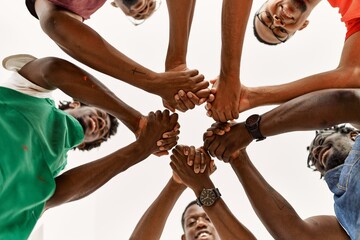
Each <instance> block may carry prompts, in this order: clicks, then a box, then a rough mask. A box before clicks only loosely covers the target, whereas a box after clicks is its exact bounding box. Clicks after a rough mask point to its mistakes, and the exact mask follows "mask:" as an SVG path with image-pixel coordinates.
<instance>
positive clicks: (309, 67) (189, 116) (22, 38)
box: [0, 0, 345, 240]
mask: <svg viewBox="0 0 360 240" xmlns="http://www.w3.org/2000/svg"><path fill="white" fill-rule="evenodd" d="M178 1H180V0H178ZM24 2H25V1H6V2H4V3H3V4H2V9H1V15H0V30H1V51H0V57H1V58H3V57H6V56H7V55H9V54H16V53H29V54H32V55H35V56H36V57H46V56H57V57H62V58H65V59H67V60H70V61H72V62H74V63H75V64H78V65H80V66H83V65H82V64H80V63H78V62H77V61H75V60H74V59H72V58H70V57H69V56H67V55H66V54H65V53H63V52H62V51H61V50H60V49H59V48H58V47H57V45H56V44H55V43H53V42H52V41H51V40H50V38H48V37H47V36H46V35H45V33H43V32H42V30H41V28H40V25H39V23H38V21H37V20H36V19H35V18H33V17H32V16H31V15H30V14H29V13H28V11H27V9H26V7H25V4H24ZM221 4H222V1H220V0H218V1H215V0H202V1H198V3H197V6H196V9H195V16H194V20H193V27H192V33H191V35H190V43H189V49H188V66H189V67H190V68H197V69H198V70H199V71H200V72H201V73H203V74H204V75H205V77H206V79H208V80H210V79H212V78H214V77H215V76H217V75H218V73H219V62H220V58H219V56H220V47H221V42H220V13H221ZM261 4H262V1H254V4H253V8H252V12H251V17H252V15H253V13H254V12H255V11H256V10H257V9H258V8H259V7H260V5H261ZM339 19H340V15H339V14H338V13H337V10H336V9H333V8H331V7H330V5H329V4H328V2H327V1H322V2H321V3H320V4H319V5H318V6H317V8H316V9H315V10H314V11H313V13H312V15H311V16H310V18H309V20H310V24H309V26H308V28H307V29H305V30H303V31H301V32H298V33H297V34H296V35H295V36H294V37H293V39H291V40H290V41H289V42H288V43H286V44H284V45H279V46H276V47H274V46H265V45H263V44H260V43H258V42H257V41H256V39H255V37H254V36H253V34H252V20H250V21H249V22H250V23H249V25H248V29H247V33H246V37H245V43H244V50H243V57H242V66H241V68H242V70H241V81H242V83H243V84H245V85H247V86H259V85H272V84H279V83H285V82H289V81H292V80H296V79H299V78H301V77H304V76H308V75H311V74H314V73H318V72H322V71H326V70H330V69H333V68H335V67H336V66H337V64H338V61H339V59H340V54H341V49H342V46H343V42H344V36H345V27H344V26H343V24H342V23H340V20H339ZM86 24H88V25H89V26H91V27H93V28H94V29H95V30H96V31H98V32H99V33H100V34H101V35H102V36H103V37H104V38H105V39H106V40H107V41H108V42H110V43H111V44H113V45H114V46H115V47H117V48H118V49H119V50H120V51H121V52H123V53H125V54H126V55H127V56H129V57H130V58H132V59H134V60H135V61H137V62H139V63H140V64H142V65H144V66H146V67H148V68H149V69H152V70H154V71H158V72H161V71H163V69H164V59H165V54H166V49H167V42H168V16H167V9H166V2H163V4H162V6H161V8H160V9H159V10H158V12H156V13H155V14H154V16H152V17H151V18H150V19H149V20H147V21H146V22H145V23H144V24H143V25H140V26H137V27H134V26H133V25H132V24H131V23H130V22H129V21H128V20H127V19H126V18H125V16H124V15H123V13H122V12H121V11H120V10H118V9H115V8H113V7H111V6H110V1H109V2H107V3H106V4H105V5H104V6H103V7H102V8H101V9H100V10H99V11H98V12H97V13H95V14H94V15H93V16H92V17H91V20H88V21H86ZM94 51H96V48H94ZM83 67H85V66H83ZM85 68H86V69H87V70H88V71H90V72H91V73H92V74H93V75H95V76H97V77H98V78H99V79H100V80H101V81H102V82H103V83H105V84H106V85H107V86H109V87H110V88H111V89H112V90H113V91H114V92H115V93H116V94H117V95H118V96H119V97H120V98H121V99H122V100H124V101H125V102H126V103H128V104H129V105H131V106H133V107H134V108H136V109H138V110H139V111H141V112H142V113H143V114H144V115H145V114H147V113H148V112H149V111H154V110H157V109H163V107H162V103H161V99H160V97H158V96H155V95H152V94H149V93H147V92H144V91H142V90H140V89H137V88H135V87H133V86H130V85H127V84H125V83H123V82H122V81H119V80H116V79H113V78H110V77H107V76H105V75H103V74H101V73H99V72H96V71H94V70H92V69H89V68H87V67H85ZM8 74H9V73H8V72H6V71H5V70H4V69H1V70H0V76H1V79H3V78H5V77H7V76H8ZM55 97H56V99H58V100H59V99H64V98H67V96H65V95H63V94H62V93H61V92H60V91H57V92H56V94H55ZM271 107H272V106H268V107H262V108H257V109H253V110H251V111H248V112H244V113H242V114H241V116H240V118H239V120H241V121H243V120H244V119H245V118H246V117H247V116H249V115H250V114H251V113H263V112H264V111H266V110H268V109H270V108H271ZM314 111H316V109H314ZM205 113H206V112H205V109H204V106H200V107H197V108H196V109H194V110H192V111H188V112H186V113H180V114H179V115H180V116H179V122H180V124H181V134H180V140H179V143H181V144H187V145H195V146H197V147H198V146H200V145H202V134H203V132H204V131H205V130H206V129H207V128H208V127H209V126H210V125H211V123H212V119H210V118H208V117H207V116H206V114H205ZM313 136H314V133H313V132H301V133H300V132H294V133H288V134H283V135H281V136H275V137H270V138H268V139H266V140H265V141H262V142H258V143H255V142H254V143H252V144H251V146H250V147H248V152H249V155H250V157H251V158H252V160H253V162H254V163H255V165H256V166H257V167H258V169H259V170H260V172H261V173H262V174H263V176H264V177H265V178H266V179H267V180H268V181H269V183H270V184H271V185H272V186H273V187H274V188H275V189H276V190H278V191H279V192H280V193H281V194H283V196H284V197H285V198H286V199H287V200H288V201H289V202H290V204H292V206H293V207H294V208H295V209H296V210H297V212H298V214H299V215H300V216H301V217H302V218H307V217H309V216H313V215H321V214H333V208H332V195H331V194H330V191H329V190H328V189H327V186H326V183H325V182H324V181H323V180H320V179H319V174H318V173H314V172H312V170H310V169H308V168H307V167H306V158H307V154H308V153H307V151H306V146H308V144H309V142H310V141H311V139H312V137H313ZM132 141H134V136H133V134H132V133H131V132H130V131H129V130H128V129H127V128H126V127H124V125H123V124H121V125H120V128H119V130H118V134H117V136H115V137H112V138H111V139H110V140H109V141H108V142H107V143H105V144H104V145H103V146H102V147H101V148H100V149H98V150H93V151H91V152H89V153H83V152H78V151H74V152H71V153H70V154H69V159H68V160H69V165H68V168H67V169H69V168H72V167H74V166H77V165H80V164H83V163H85V162H88V161H92V160H95V159H97V158H99V157H101V156H104V155H105V154H108V153H110V152H112V151H114V150H116V149H118V148H120V147H122V146H125V145H127V144H129V143H130V142H132ZM217 166H218V170H217V171H216V173H214V175H213V176H212V179H213V181H214V183H215V185H216V186H217V187H218V188H219V189H220V191H221V193H222V195H223V198H224V200H225V201H226V203H227V204H228V206H229V208H230V209H231V210H232V211H233V213H234V214H235V215H236V216H237V217H238V219H239V220H240V221H241V222H242V223H244V224H245V225H246V226H247V227H248V228H249V229H250V230H251V231H252V232H253V233H254V234H255V236H256V237H257V238H258V239H271V236H270V235H269V234H268V233H267V231H266V229H265V228H264V227H263V226H262V224H261V222H260V221H259V220H258V218H257V217H256V215H255V213H254V211H253V210H252V208H251V206H250V204H249V201H248V199H247V197H246V195H245V193H244V192H243V189H242V187H241V185H240V183H239V182H238V180H237V178H236V176H235V174H234V173H233V171H232V169H231V167H230V166H229V165H227V164H225V163H222V162H220V161H217ZM171 174H172V173H171V169H170V167H169V157H168V156H164V157H161V158H158V157H154V156H150V157H149V158H148V159H146V160H145V161H143V162H141V163H139V164H138V165H136V166H134V167H132V168H130V169H128V170H127V171H126V172H124V173H121V174H120V175H119V176H117V177H115V178H114V179H112V180H111V181H110V182H109V183H107V184H106V185H105V186H104V187H102V188H101V189H99V190H98V191H96V192H95V193H94V194H92V195H91V196H89V197H87V198H85V199H83V200H80V201H77V202H74V203H69V204H66V205H63V206H60V207H57V208H55V209H51V210H49V211H48V212H47V213H45V214H44V216H43V217H42V218H41V220H40V222H39V223H40V224H39V226H37V229H38V231H40V230H42V231H43V236H44V239H51V240H57V239H59V240H60V239H61V240H63V239H67V240H73V239H74V240H75V239H76V240H79V239H87V240H92V239H101V240H107V239H109V240H110V239H121V240H122V239H128V238H129V236H130V235H131V233H132V231H133V228H134V227H135V225H136V223H137V221H138V220H139V219H140V217H141V216H142V214H143V213H144V211H145V210H146V209H147V207H148V206H149V205H150V204H151V203H152V201H153V200H154V199H155V198H156V196H157V195H158V194H159V193H160V191H161V190H162V188H163V186H165V184H166V182H167V181H168V179H169V178H170V177H171ZM193 199H194V194H193V192H192V191H190V190H186V192H185V193H184V194H183V195H182V197H181V198H180V199H179V201H178V203H177V204H176V206H175V208H174V209H173V211H172V213H171V215H170V216H169V219H168V222H167V225H166V227H165V231H164V233H163V235H162V238H161V239H165V240H173V239H180V237H181V234H182V229H181V224H180V217H181V213H182V211H183V209H184V207H185V206H186V205H187V203H188V202H189V201H191V200H193ZM151 224H156V221H154V222H152V223H151ZM34 239H35V238H34Z"/></svg>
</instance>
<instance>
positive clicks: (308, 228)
mask: <svg viewBox="0 0 360 240" xmlns="http://www.w3.org/2000/svg"><path fill="white" fill-rule="evenodd" d="M230 164H231V167H232V168H233V170H234V171H235V173H236V175H237V177H238V178H239V181H240V182H241V184H242V185H243V187H244V190H245V192H246V194H247V196H248V198H249V200H250V202H251V205H252V207H253V208H254V210H255V212H256V214H257V215H258V217H259V218H260V220H261V222H262V223H263V224H264V226H265V227H266V229H267V230H268V231H269V233H270V234H271V235H272V237H273V238H274V239H299V240H301V239H304V240H310V239H311V240H316V239H319V240H322V239H329V240H330V239H334V240H335V239H336V240H339V239H349V237H348V236H347V234H346V233H345V231H344V230H343V229H342V227H341V226H340V224H339V223H338V221H337V220H336V217H335V216H314V217H310V218H308V219H306V220H303V219H301V218H300V216H299V215H298V214H297V213H296V211H295V209H294V208H292V206H291V205H290V204H289V203H288V202H287V201H286V199H284V198H283V197H282V196H281V195H280V194H279V193H278V192H277V191H276V190H275V189H274V188H272V187H271V186H270V185H269V184H268V183H267V182H266V180H265V179H264V178H263V177H262V176H261V174H260V173H259V172H258V171H257V169H256V168H255V166H254V165H253V164H252V162H251V161H250V159H249V157H248V155H247V153H246V151H245V149H243V150H241V153H240V155H239V157H238V158H237V159H234V160H232V161H230Z"/></svg>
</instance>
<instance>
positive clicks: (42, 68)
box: [19, 57, 178, 155]
mask: <svg viewBox="0 0 360 240" xmlns="http://www.w3.org/2000/svg"><path fill="white" fill-rule="evenodd" d="M19 73H20V74H21V75H22V76H23V77H25V78H26V79H28V80H30V81H31V82H33V83H35V84H37V85H39V86H41V87H43V88H46V89H56V88H59V89H60V90H62V91H63V92H64V93H66V94H67V95H69V96H71V97H73V98H74V99H76V100H78V101H81V102H83V103H85V104H89V105H92V106H95V107H99V108H101V109H103V110H105V111H106V112H108V113H110V114H112V115H113V116H115V117H116V118H118V119H119V120H120V121H122V122H123V123H124V124H125V125H126V126H127V127H128V128H129V129H130V130H131V131H132V132H133V133H134V134H135V135H136V137H138V136H139V135H140V133H141V131H142V130H143V128H144V126H145V125H146V122H147V117H146V116H143V115H142V114H141V113H140V112H138V111H137V110H135V109H133V108H132V107H130V106H129V105H127V104H126V103H124V102H123V101H121V99H119V98H118V97H117V96H116V95H115V94H114V93H113V92H112V91H110V90H109V89H108V88H107V87H106V86H105V85H104V84H102V83H101V82H100V81H99V80H98V79H97V78H95V77H94V76H93V75H91V74H90V73H88V72H86V71H85V70H83V69H81V68H79V67H77V66H76V65H74V64H72V63H70V62H68V61H66V60H63V59H60V58H55V57H47V58H41V59H36V60H34V61H32V62H30V63H28V64H26V65H25V66H24V67H22V68H21V69H20V70H19ZM167 134H168V135H169V136H164V137H163V139H162V140H163V141H162V142H161V145H159V153H160V155H161V154H166V153H167V150H169V148H166V142H167V139H168V138H169V139H171V138H172V137H174V136H176V135H177V134H178V126H176V127H175V128H174V129H173V130H172V131H171V132H168V133H167ZM164 147H165V148H164ZM160 148H161V149H160ZM159 153H157V154H159Z"/></svg>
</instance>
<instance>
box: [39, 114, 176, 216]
mask: <svg viewBox="0 0 360 240" xmlns="http://www.w3.org/2000/svg"><path fill="white" fill-rule="evenodd" d="M177 120H178V116H177V114H172V115H169V111H167V110H166V111H164V112H161V111H157V112H155V113H153V112H151V113H150V114H149V115H148V121H147V124H146V126H145V128H144V130H143V131H142V132H141V134H140V136H139V138H138V139H137V140H136V141H135V142H133V143H131V144H130V145H128V146H126V147H124V148H121V149H119V150H117V151H116V152H114V153H112V154H110V155H108V156H105V157H103V158H100V159H98V160H95V161H93V162H90V163H87V164H84V165H82V166H79V167H76V168H73V169H71V170H69V171H67V172H65V173H63V174H62V175H60V176H58V177H57V178H56V179H55V181H56V190H55V193H54V195H53V196H52V197H51V198H50V199H49V200H48V201H47V203H46V209H48V208H51V207H55V206H58V205H61V204H63V203H67V202H70V201H74V200H78V199H81V198H84V197H86V196H88V195H89V194H91V193H92V192H94V191H95V190H97V189H98V188H100V187H101V186H103V185H104V184H105V183H107V182H108V181H109V180H110V179H111V178H113V177H115V176H116V175H117V174H119V173H121V172H123V171H125V170H126V169H128V168H129V167H131V166H133V165H135V164H137V163H139V162H141V161H142V160H144V159H146V158H147V157H148V156H149V155H150V154H152V153H153V152H155V151H157V149H158V146H157V144H156V142H157V141H158V140H159V139H160V138H161V137H162V135H163V133H164V132H167V131H169V130H171V129H173V128H174V127H175V125H176V124H177ZM175 145H176V139H174V141H173V143H172V147H173V146H175Z"/></svg>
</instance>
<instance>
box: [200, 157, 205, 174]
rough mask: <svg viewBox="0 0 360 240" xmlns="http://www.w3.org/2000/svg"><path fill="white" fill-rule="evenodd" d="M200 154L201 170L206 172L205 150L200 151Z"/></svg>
mask: <svg viewBox="0 0 360 240" xmlns="http://www.w3.org/2000/svg"><path fill="white" fill-rule="evenodd" d="M200 156H201V162H200V172H201V173H204V172H205V170H206V161H205V156H204V153H203V152H200Z"/></svg>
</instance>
